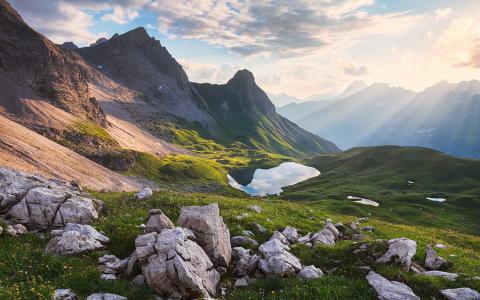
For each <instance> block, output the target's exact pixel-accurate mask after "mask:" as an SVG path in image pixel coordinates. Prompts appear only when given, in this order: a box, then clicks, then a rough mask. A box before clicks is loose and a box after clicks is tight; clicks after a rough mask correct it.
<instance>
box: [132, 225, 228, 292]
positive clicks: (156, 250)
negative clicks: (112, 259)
mask: <svg viewBox="0 0 480 300" xmlns="http://www.w3.org/2000/svg"><path fill="white" fill-rule="evenodd" d="M193 239H194V235H193V233H192V232H191V231H190V230H188V229H184V228H175V229H165V230H162V232H161V233H155V232H152V233H148V234H146V235H143V236H140V237H138V238H137V239H136V240H135V246H136V250H135V251H136V252H137V255H138V257H139V259H140V262H141V263H142V273H143V275H144V276H145V279H146V282H147V283H148V285H150V286H151V287H152V288H153V289H155V291H157V293H159V294H160V295H161V296H164V297H167V298H187V299H193V298H201V297H204V298H209V297H210V296H213V295H214V294H215V291H216V286H217V284H218V282H219V280H220V274H219V273H218V272H217V271H216V270H215V269H214V265H213V263H212V262H211V261H210V258H209V257H208V255H207V254H206V253H205V251H204V250H203V249H202V248H201V247H200V246H199V245H198V244H197V243H196V242H195V241H193Z"/></svg>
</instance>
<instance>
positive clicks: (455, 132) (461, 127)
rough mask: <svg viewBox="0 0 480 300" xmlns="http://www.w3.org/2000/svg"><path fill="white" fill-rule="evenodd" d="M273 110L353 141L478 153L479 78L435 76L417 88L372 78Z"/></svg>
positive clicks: (343, 143)
mask: <svg viewBox="0 0 480 300" xmlns="http://www.w3.org/2000/svg"><path fill="white" fill-rule="evenodd" d="M278 112H279V113H280V114H282V115H283V116H285V117H287V118H289V119H290V120H291V121H293V122H295V123H297V124H298V125H300V126H301V127H303V128H305V129H307V130H309V131H311V132H313V133H316V134H319V135H321V136H323V137H325V138H327V139H329V140H332V141H334V142H335V143H336V144H337V145H338V146H339V147H340V148H342V149H349V148H351V147H355V146H376V145H390V144H392V145H403V146H422V147H428V148H433V149H436V150H440V151H443V152H445V153H448V154H451V155H455V156H460V157H473V158H478V157H480V119H479V118H478V116H479V115H480V82H479V81H476V80H472V81H468V82H460V83H457V84H452V83H448V82H446V81H443V82H440V83H438V84H436V85H434V86H432V87H430V88H427V89H425V90H424V91H422V92H414V91H410V90H406V89H403V88H398V87H391V86H389V85H386V84H381V83H376V84H373V85H371V86H368V87H366V88H364V89H363V90H361V91H359V92H357V93H354V94H352V95H350V96H347V97H343V98H339V99H335V100H332V101H329V102H327V103H326V102H324V101H318V102H313V103H311V102H307V103H300V104H292V105H288V106H285V107H282V108H280V109H278Z"/></svg>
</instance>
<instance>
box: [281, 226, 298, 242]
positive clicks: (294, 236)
mask: <svg viewBox="0 0 480 300" xmlns="http://www.w3.org/2000/svg"><path fill="white" fill-rule="evenodd" d="M282 234H283V236H284V237H285V238H287V240H288V242H289V243H290V244H294V243H296V242H297V240H298V238H299V237H300V236H299V235H298V232H297V229H296V228H295V227H291V226H287V227H285V229H284V230H283V231H282Z"/></svg>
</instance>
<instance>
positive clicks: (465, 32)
mask: <svg viewBox="0 0 480 300" xmlns="http://www.w3.org/2000/svg"><path fill="white" fill-rule="evenodd" d="M434 50H435V51H436V52H437V53H438V55H439V56H440V57H441V58H442V59H443V60H445V61H447V62H448V63H450V64H451V65H454V66H459V67H460V66H461V67H474V68H479V67H480V58H479V56H480V55H479V53H480V28H474V26H473V19H472V18H458V19H454V20H452V22H451V23H450V26H449V27H448V28H447V29H446V30H445V31H444V32H443V33H442V34H441V35H440V36H439V37H438V39H437V41H436V42H435V45H434Z"/></svg>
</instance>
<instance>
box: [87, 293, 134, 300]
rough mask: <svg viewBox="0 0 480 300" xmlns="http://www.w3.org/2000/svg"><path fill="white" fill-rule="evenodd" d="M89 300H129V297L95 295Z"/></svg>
mask: <svg viewBox="0 0 480 300" xmlns="http://www.w3.org/2000/svg"><path fill="white" fill-rule="evenodd" d="M87 300H127V297H123V296H120V295H116V294H110V293H95V294H91V295H90V296H88V297H87Z"/></svg>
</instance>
